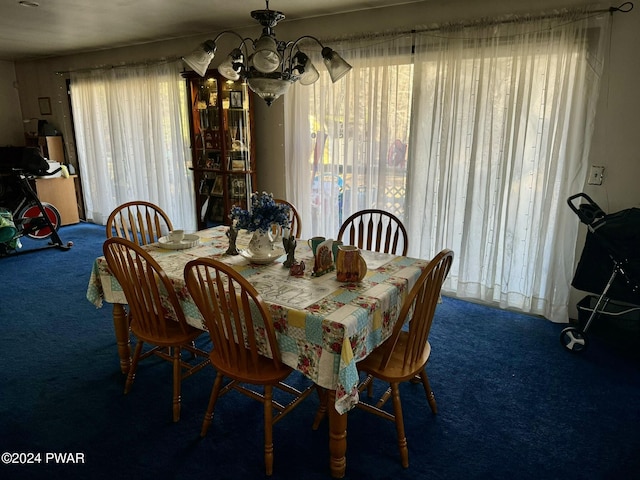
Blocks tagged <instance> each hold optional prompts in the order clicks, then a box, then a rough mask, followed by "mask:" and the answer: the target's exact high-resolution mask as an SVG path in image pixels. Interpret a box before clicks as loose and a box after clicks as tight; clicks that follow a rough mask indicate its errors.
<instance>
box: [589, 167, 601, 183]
mask: <svg viewBox="0 0 640 480" xmlns="http://www.w3.org/2000/svg"><path fill="white" fill-rule="evenodd" d="M603 177H604V167H599V166H597V165H591V171H590V172H589V181H588V182H587V183H588V184H589V185H602V178H603Z"/></svg>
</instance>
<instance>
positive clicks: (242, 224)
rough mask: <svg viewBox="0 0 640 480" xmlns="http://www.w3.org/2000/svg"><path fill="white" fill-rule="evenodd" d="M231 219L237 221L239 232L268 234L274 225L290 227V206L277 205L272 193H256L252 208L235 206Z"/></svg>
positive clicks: (230, 215) (232, 208) (253, 197)
mask: <svg viewBox="0 0 640 480" xmlns="http://www.w3.org/2000/svg"><path fill="white" fill-rule="evenodd" d="M229 217H230V218H231V219H232V220H234V221H235V228H236V229H237V230H248V231H249V232H255V231H256V230H259V231H261V232H268V231H269V230H270V229H271V225H274V224H275V225H279V226H280V227H282V228H288V227H289V206H288V205H285V204H279V203H276V202H275V201H274V200H273V195H272V194H270V193H267V192H262V193H258V192H254V193H252V194H251V208H250V209H249V210H245V209H243V208H241V207H239V206H237V205H234V206H233V207H231V213H230V214H229Z"/></svg>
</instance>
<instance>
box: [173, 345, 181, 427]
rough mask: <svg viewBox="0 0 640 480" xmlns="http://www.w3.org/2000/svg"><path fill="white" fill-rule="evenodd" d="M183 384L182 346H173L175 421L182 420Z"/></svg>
mask: <svg viewBox="0 0 640 480" xmlns="http://www.w3.org/2000/svg"><path fill="white" fill-rule="evenodd" d="M181 385H182V364H181V358H180V347H173V421H174V422H177V421H178V420H180V387H181Z"/></svg>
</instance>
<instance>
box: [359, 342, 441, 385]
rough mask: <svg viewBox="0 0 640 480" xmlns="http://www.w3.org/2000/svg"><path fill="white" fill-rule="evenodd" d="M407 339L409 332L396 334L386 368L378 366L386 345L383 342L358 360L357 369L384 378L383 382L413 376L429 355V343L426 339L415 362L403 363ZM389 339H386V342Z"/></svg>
mask: <svg viewBox="0 0 640 480" xmlns="http://www.w3.org/2000/svg"><path fill="white" fill-rule="evenodd" d="M408 340H409V332H400V335H398V342H397V343H396V346H395V348H394V349H393V352H392V354H391V358H390V359H389V364H388V365H387V367H386V368H384V369H381V368H380V362H381V361H382V357H383V355H384V353H385V350H386V347H385V346H384V345H385V343H386V342H385V343H383V344H382V345H381V346H380V347H381V348H380V347H379V348H376V349H374V350H373V352H371V353H370V354H369V355H368V356H367V357H365V358H364V359H362V360H360V361H359V362H358V370H360V371H363V372H367V373H370V374H372V375H374V376H375V377H377V378H379V379H381V380H384V381H385V382H404V381H406V380H409V379H411V378H413V377H415V375H416V374H418V373H419V372H420V371H421V370H422V369H423V368H424V366H425V365H426V363H427V361H428V360H429V355H431V344H429V342H428V341H427V343H426V344H425V346H424V349H423V351H422V354H421V355H420V356H418V357H417V360H416V361H415V362H412V363H411V364H409V365H404V364H403V363H404V357H405V350H406V348H407V344H408V343H409V342H408ZM388 341H390V340H387V342H388Z"/></svg>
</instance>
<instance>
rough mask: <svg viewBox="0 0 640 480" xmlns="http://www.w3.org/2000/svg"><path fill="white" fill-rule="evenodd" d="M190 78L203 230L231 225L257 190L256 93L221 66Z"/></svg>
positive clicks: (193, 146)
mask: <svg viewBox="0 0 640 480" xmlns="http://www.w3.org/2000/svg"><path fill="white" fill-rule="evenodd" d="M185 77H186V78H187V84H188V93H189V97H190V98H189V101H190V105H191V122H190V123H191V142H192V143H191V150H192V155H193V158H192V170H193V177H194V186H195V195H196V207H197V212H196V213H197V216H198V228H200V229H202V228H207V227H210V226H213V225H220V224H225V225H229V224H230V223H231V220H230V219H229V212H230V211H231V208H232V207H233V206H234V205H238V206H242V207H243V208H246V207H247V205H248V202H249V201H250V196H251V192H252V191H254V189H255V158H254V151H255V146H254V144H253V140H252V136H253V135H252V133H253V113H252V97H251V95H252V94H251V92H250V91H249V89H248V87H247V84H246V83H243V82H231V81H228V80H226V79H225V78H223V77H221V76H219V75H218V74H217V72H216V71H215V70H214V71H211V72H208V74H207V75H206V76H205V77H204V78H201V77H199V76H195V75H193V74H188V73H186V74H185Z"/></svg>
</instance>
